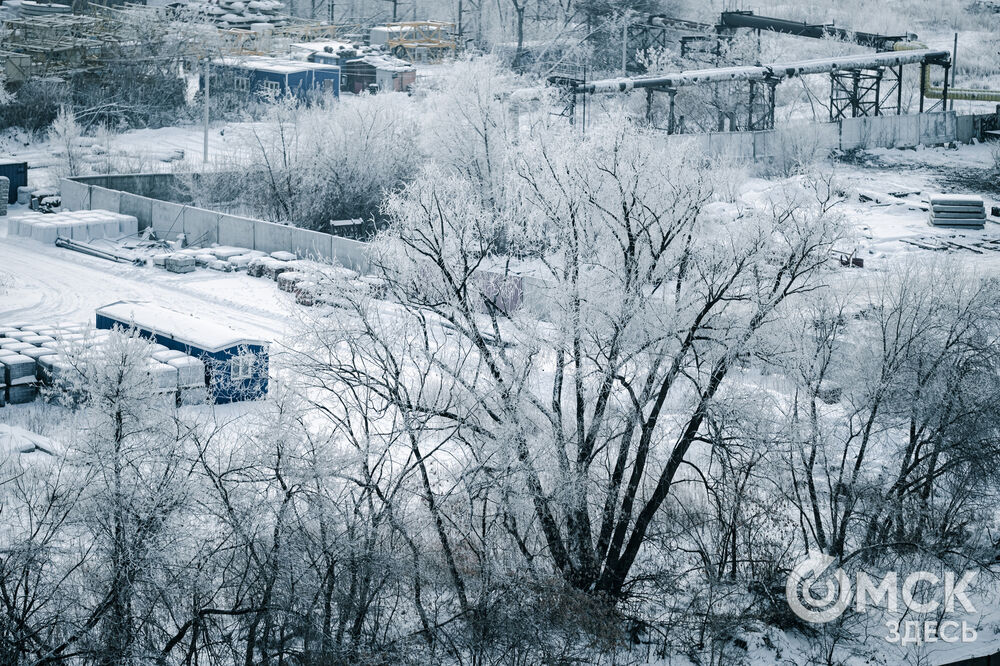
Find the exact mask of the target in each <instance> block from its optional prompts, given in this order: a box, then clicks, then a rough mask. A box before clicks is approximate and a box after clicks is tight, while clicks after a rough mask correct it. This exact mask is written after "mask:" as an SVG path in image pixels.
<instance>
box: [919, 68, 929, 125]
mask: <svg viewBox="0 0 1000 666" xmlns="http://www.w3.org/2000/svg"><path fill="white" fill-rule="evenodd" d="M926 92H927V63H925V62H922V63H920V109H919V111H920V113H923V112H924V94H925V93H926Z"/></svg>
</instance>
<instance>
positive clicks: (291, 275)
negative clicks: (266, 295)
mask: <svg viewBox="0 0 1000 666" xmlns="http://www.w3.org/2000/svg"><path fill="white" fill-rule="evenodd" d="M308 279H309V275H308V273H303V272H301V271H285V272H283V273H281V274H280V275H278V289H280V290H281V291H287V292H293V291H295V285H297V284H298V283H300V282H305V281H306V280H308Z"/></svg>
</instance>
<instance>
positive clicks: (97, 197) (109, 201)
mask: <svg viewBox="0 0 1000 666" xmlns="http://www.w3.org/2000/svg"><path fill="white" fill-rule="evenodd" d="M121 200H122V193H121V192H119V191H118V190H108V189H105V188H103V187H96V186H92V187H91V188H90V209H91V210H110V211H111V212H112V213H117V212H119V208H120V207H121Z"/></svg>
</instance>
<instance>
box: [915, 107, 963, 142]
mask: <svg viewBox="0 0 1000 666" xmlns="http://www.w3.org/2000/svg"><path fill="white" fill-rule="evenodd" d="M918 119H919V122H920V143H922V144H924V145H925V146H933V145H936V144H940V143H948V142H949V141H955V139H956V132H955V113H954V112H952V111H948V112H942V113H924V114H921V115H920V116H918Z"/></svg>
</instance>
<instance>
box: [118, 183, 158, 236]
mask: <svg viewBox="0 0 1000 666" xmlns="http://www.w3.org/2000/svg"><path fill="white" fill-rule="evenodd" d="M118 212H119V213H122V214H123V215H131V216H132V217H134V218H135V219H137V220H139V231H142V230H143V229H146V228H147V227H151V226H153V199H150V198H149V197H140V196H139V195H137V194H129V193H128V192H122V197H121V204H120V205H119V207H118Z"/></svg>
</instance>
